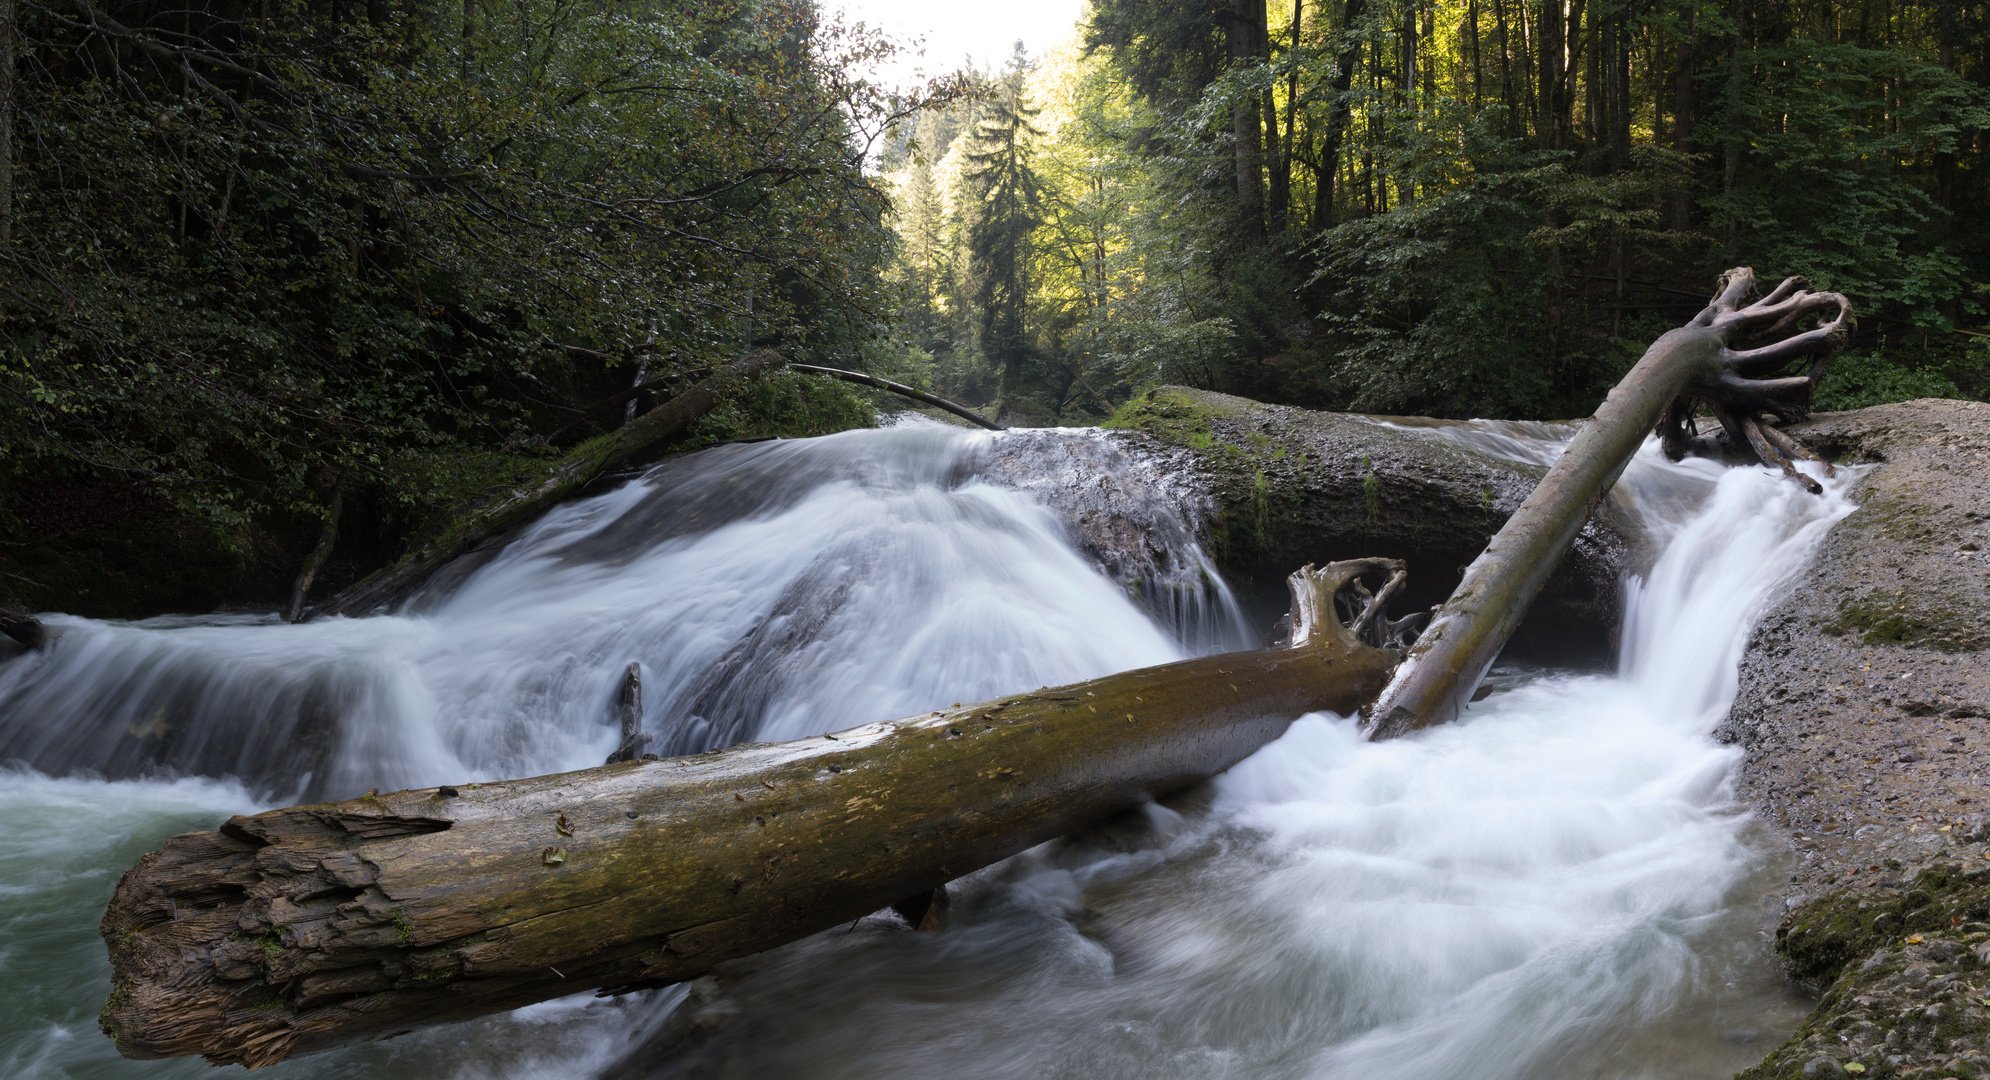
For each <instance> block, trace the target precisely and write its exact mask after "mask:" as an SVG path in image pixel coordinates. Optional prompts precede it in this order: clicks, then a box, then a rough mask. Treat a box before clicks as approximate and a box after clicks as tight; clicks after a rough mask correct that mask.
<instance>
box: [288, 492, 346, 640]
mask: <svg viewBox="0 0 1990 1080" xmlns="http://www.w3.org/2000/svg"><path fill="white" fill-rule="evenodd" d="M344 509H345V473H344V472H343V471H341V472H340V473H339V474H338V476H337V477H335V478H333V480H332V497H331V501H330V502H329V503H327V504H326V506H325V527H324V528H323V529H321V530H319V532H318V546H317V547H314V548H312V549H311V557H310V558H309V559H306V560H305V561H304V569H303V570H301V571H299V572H298V574H297V581H296V582H295V583H294V584H292V585H291V588H290V608H289V610H287V611H286V612H284V616H283V621H284V622H299V621H301V620H302V619H303V618H304V598H305V597H306V596H307V595H309V594H310V592H311V582H313V581H315V580H316V579H317V577H318V572H319V571H321V570H323V569H324V568H325V560H326V559H329V558H331V557H332V546H333V545H334V544H337V543H338V540H339V515H340V513H341V512H342V511H343V510H344Z"/></svg>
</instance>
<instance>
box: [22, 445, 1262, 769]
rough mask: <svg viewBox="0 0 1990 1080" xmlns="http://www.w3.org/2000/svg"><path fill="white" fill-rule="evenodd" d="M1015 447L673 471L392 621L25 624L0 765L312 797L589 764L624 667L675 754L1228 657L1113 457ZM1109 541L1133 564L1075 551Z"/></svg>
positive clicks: (452, 580)
mask: <svg viewBox="0 0 1990 1080" xmlns="http://www.w3.org/2000/svg"><path fill="white" fill-rule="evenodd" d="M1018 435H1019V436H1020V437H1018V438H1007V437H1004V438H1000V439H998V438H995V437H993V436H988V435H982V434H978V433H963V432H961V431H959V430H958V429H955V428H948V427H943V426H940V425H937V424H932V423H916V424H913V425H909V426H904V427H899V428H895V429H887V430H883V431H856V432H846V433H844V434H840V435H832V436H828V437H825V438H821V439H808V440H797V441H791V442H769V443H758V444H748V445H735V446H726V447H720V448H717V449H714V450H711V451H708V452H706V453H703V454H696V455H691V456H688V457H685V458H681V459H676V460H673V461H670V462H668V463H666V464H664V465H662V466H660V467H658V468H656V469H654V470H651V471H650V472H649V473H648V474H647V475H645V476H644V477H643V478H641V479H640V480H638V481H636V482H633V483H629V484H626V485H624V486H622V487H621V488H619V489H617V490H615V491H612V492H609V493H607V494H604V495H601V496H598V497H595V498H591V499H585V500H581V501H577V502H574V503H570V504H567V505H565V506H562V507H560V508H559V509H557V510H555V511H553V512H552V513H550V514H548V515H546V516H545V517H544V518H542V519H541V520H539V521H538V522H536V523H534V524H533V525H532V526H531V527H530V528H529V529H527V530H526V531H525V532H524V533H523V534H522V535H521V536H519V537H518V538H516V539H515V540H514V541H513V542H511V543H510V544H508V545H506V546H505V547H504V548H503V550H502V551H500V552H497V553H496V554H495V556H494V557H490V558H487V559H477V558H470V559H465V560H462V561H461V562H459V564H458V565H456V566H454V567H451V568H450V569H449V570H448V571H446V572H445V573H444V574H443V575H442V580H441V581H439V582H438V583H436V584H434V585H431V587H430V588H429V589H428V590H427V591H426V592H425V593H424V594H423V595H421V596H418V597H417V598H416V599H415V601H414V603H413V604H412V610H413V611H415V612H418V614H412V615H398V616H391V617H384V618H369V619H334V620H329V621H326V622H321V623H307V624H303V625H297V626H291V625H285V624H281V623H279V622H277V621H276V619H275V618H274V616H262V617H243V616H221V617H207V618H202V619H184V618H173V619H163V620H149V621H147V622H143V623H136V624H127V623H106V622H98V621H94V620H85V619H73V618H64V617H56V618H51V619H50V620H48V621H49V624H50V626H51V627H52V628H54V630H55V632H56V633H57V634H58V635H59V637H58V641H57V643H56V646H55V647H54V648H52V649H50V650H49V651H48V652H47V653H46V654H37V655H31V656H28V657H24V658H22V659H20V660H17V661H14V662H12V663H9V664H5V665H0V761H9V760H11V761H17V762H21V763H25V764H27V765H29V766H31V767H33V768H36V769H38V770H40V771H43V772H49V773H55V774H63V773H71V772H76V771H79V770H89V771H95V772H98V773H102V774H105V775H108V776H112V777H130V776H141V775H147V774H157V773H161V772H164V773H171V774H181V775H185V774H192V775H206V776H232V777H235V778H238V779H240V780H242V781H243V782H245V783H247V784H248V785H249V786H250V787H251V788H252V789H253V790H255V791H257V792H259V793H262V794H264V795H266V796H268V797H270V798H272V799H273V800H274V801H279V802H282V801H301V800H310V799H320V798H338V797H345V796H350V795H354V794H357V793H358V792H361V791H364V790H366V789H367V788H370V787H377V788H379V789H381V790H383V791H384V790H392V789H395V788H404V787H416V786H422V785H428V784H437V783H445V782H454V781H461V780H484V779H496V778H499V777H508V776H529V775H535V774H540V773H549V772H558V771H562V770H567V769H576V768H585V767H587V766H589V765H598V764H600V763H601V762H602V760H603V759H604V758H605V757H606V755H607V754H608V753H609V751H611V750H612V749H614V747H615V744H616V741H617V732H618V729H617V726H616V712H615V707H614V702H615V700H616V699H617V696H618V694H619V689H620V682H621V679H622V673H623V671H624V669H626V667H627V666H628V664H629V663H630V662H631V661H635V662H638V663H641V664H642V665H643V669H644V685H645V689H646V695H645V700H644V711H645V723H646V727H647V728H648V730H649V731H650V733H651V736H652V740H651V743H650V749H652V750H654V751H656V752H658V753H662V754H687V753H697V752H700V751H703V750H707V749H710V748H713V747H717V746H727V745H731V744H733V743H736V742H740V741H742V740H745V739H759V740H772V739H789V738H796V737H799V736H802V735H808V734H815V733H819V732H823V731H838V730H841V729H843V728H846V727H852V726H855V725H857V724H862V723H868V722H870V721H873V720H885V719H891V718H894V717H898V716H909V715H911V714H913V713H917V712H923V711H926V710H929V709H933V708H936V707H939V706H943V705H947V704H951V703H953V702H955V701H977V700H982V699H985V698H990V697H994V696H997V695H999V694H1002V693H1007V692H1011V691H1015V690H1019V689H1033V688H1035V687H1037V686H1040V685H1045V684H1057V683H1065V682H1075V681H1077V680H1080V679H1088V678H1093V677H1096V676H1099V675H1106V674H1110V673H1112V672H1115V671H1123V670H1125V669H1127V668H1133V667H1142V666H1146V665H1149V664H1158V663H1165V662H1167V661H1170V660H1176V659H1180V658H1182V657H1183V656H1185V655H1187V654H1188V653H1189V652H1191V651H1193V652H1210V651H1219V650H1222V649H1235V648H1241V647H1243V646H1244V644H1245V643H1246V639H1245V635H1244V632H1243V629H1242V623H1241V616H1240V615H1239V614H1238V612H1237V608H1236V604H1235V602H1234V600H1232V599H1231V597H1230V595H1229V593H1228V591H1227V590H1226V589H1225V588H1224V587H1223V586H1222V584H1221V577H1220V575H1218V574H1217V573H1216V571H1215V568H1214V567H1213V566H1212V565H1210V564H1209V563H1208V561H1207V559H1206V558H1205V557H1204V556H1203V554H1202V552H1201V551H1200V549H1199V548H1197V547H1196V546H1195V543H1194V541H1193V539H1192V536H1191V529H1190V527H1189V526H1188V525H1187V524H1185V523H1183V522H1181V521H1179V520H1178V519H1177V518H1176V516H1175V514H1174V513H1173V511H1172V510H1171V509H1170V508H1169V500H1167V499H1165V498H1163V497H1162V496H1161V495H1160V494H1159V493H1157V492H1150V491H1147V490H1146V489H1145V486H1144V484H1143V482H1142V481H1140V479H1139V478H1138V477H1121V480H1122V482H1119V483H1114V484H1105V485H1103V486H1104V487H1106V488H1107V489H1108V490H1106V491H1104V492H1101V491H1100V490H1098V489H1099V488H1100V487H1101V486H1102V485H1101V483H1100V481H1101V480H1109V479H1112V478H1115V477H1116V476H1118V475H1119V474H1117V473H1116V472H1115V468H1114V467H1115V466H1116V465H1118V464H1120V463H1122V462H1123V461H1124V459H1123V458H1119V457H1118V455H1117V454H1116V453H1114V452H1110V451H1109V450H1108V449H1106V448H1104V446H1103V443H1102V442H1101V440H1099V439H1098V437H1097V435H1096V433H1084V432H1070V433H1062V436H1061V437H1059V433H1027V434H1025V433H1018ZM1079 465H1089V466H1090V474H1089V475H1090V479H1091V482H1090V483H1089V484H1087V485H1076V484H1073V485H1070V486H1068V487H1067V488H1066V489H1064V490H1061V491H1050V490H1046V484H1047V481H1048V480H1049V479H1054V478H1055V477H1057V476H1058V475H1059V472H1060V468H1061V469H1063V470H1064V471H1069V470H1071V469H1073V468H1076V467H1078V466H1079ZM1155 482H1157V483H1158V481H1155ZM1053 507H1058V508H1060V509H1061V510H1062V512H1061V513H1060V512H1058V511H1056V510H1053ZM1112 516H1116V517H1117V519H1119V520H1122V521H1123V522H1124V523H1125V524H1126V525H1127V526H1132V527H1137V531H1138V532H1139V533H1140V534H1141V536H1142V539H1141V542H1139V543H1136V544H1123V545H1113V544H1111V543H1110V542H1108V541H1103V540H1102V541H1099V542H1093V543H1090V544H1087V545H1084V547H1083V548H1081V546H1080V544H1079V543H1077V542H1075V541H1077V540H1082V539H1083V538H1084V537H1083V536H1082V534H1083V532H1084V526H1085V525H1086V524H1089V523H1091V522H1092V521H1093V520H1095V519H1098V518H1103V517H1112ZM1101 570H1104V571H1106V573H1102V572H1101ZM1109 574H1110V575H1111V576H1108V575H1109ZM1143 612H1149V613H1152V614H1153V615H1156V616H1159V617H1158V618H1150V617H1148V615H1147V614H1143Z"/></svg>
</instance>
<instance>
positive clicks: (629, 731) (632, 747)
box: [608, 660, 649, 765]
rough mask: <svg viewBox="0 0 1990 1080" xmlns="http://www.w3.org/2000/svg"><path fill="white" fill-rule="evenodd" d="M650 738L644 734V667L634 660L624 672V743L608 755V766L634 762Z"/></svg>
mask: <svg viewBox="0 0 1990 1080" xmlns="http://www.w3.org/2000/svg"><path fill="white" fill-rule="evenodd" d="M647 742H649V736H647V735H645V734H643V665H642V664H640V663H637V662H636V661H634V660H631V661H629V667H628V669H627V670H625V671H624V672H622V741H621V743H620V744H618V745H617V746H616V747H615V752H614V753H612V754H610V755H608V764H610V765H613V764H615V763H616V762H618V761H634V760H636V755H637V754H639V753H641V752H642V749H643V744H644V743H647Z"/></svg>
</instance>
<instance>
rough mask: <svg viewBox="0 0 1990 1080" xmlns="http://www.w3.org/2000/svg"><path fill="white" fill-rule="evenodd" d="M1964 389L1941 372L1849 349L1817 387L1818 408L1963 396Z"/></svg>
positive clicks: (1861, 405) (1862, 405)
mask: <svg viewBox="0 0 1990 1080" xmlns="http://www.w3.org/2000/svg"><path fill="white" fill-rule="evenodd" d="M1962 396H1963V393H1962V391H1961V390H1959V389H1957V388H1956V385H1955V382H1954V381H1953V380H1951V379H1950V378H1949V377H1948V376H1946V375H1944V374H1942V373H1941V372H1939V371H1929V370H1926V369H1922V368H1913V367H1908V366H1907V365H1905V364H1901V363H1896V362H1894V361H1892V360H1889V359H1887V357H1886V356H1885V355H1883V354H1877V355H1876V354H1873V353H1869V352H1863V351H1860V352H1848V353H1844V354H1841V355H1839V356H1838V357H1837V358H1836V359H1834V360H1832V361H1831V368H1830V370H1829V371H1828V372H1827V373H1826V374H1825V377H1824V384H1823V385H1822V386H1820V387H1818V390H1817V403H1816V404H1817V408H1819V409H1827V410H1835V409H1863V408H1865V407H1866V406H1868V405H1883V404H1885V403H1887V402H1889V401H1911V400H1913V399H1914V398H1959V397H1962Z"/></svg>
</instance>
